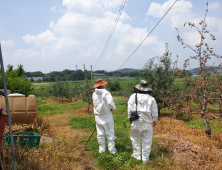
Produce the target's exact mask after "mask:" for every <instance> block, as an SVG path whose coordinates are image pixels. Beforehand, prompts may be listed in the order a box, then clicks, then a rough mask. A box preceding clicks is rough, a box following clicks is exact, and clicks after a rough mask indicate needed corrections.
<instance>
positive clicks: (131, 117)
mask: <svg viewBox="0 0 222 170" xmlns="http://www.w3.org/2000/svg"><path fill="white" fill-rule="evenodd" d="M135 101H136V111H135V112H132V113H131V115H130V121H134V120H136V119H138V118H139V115H138V113H137V93H136V95H135Z"/></svg>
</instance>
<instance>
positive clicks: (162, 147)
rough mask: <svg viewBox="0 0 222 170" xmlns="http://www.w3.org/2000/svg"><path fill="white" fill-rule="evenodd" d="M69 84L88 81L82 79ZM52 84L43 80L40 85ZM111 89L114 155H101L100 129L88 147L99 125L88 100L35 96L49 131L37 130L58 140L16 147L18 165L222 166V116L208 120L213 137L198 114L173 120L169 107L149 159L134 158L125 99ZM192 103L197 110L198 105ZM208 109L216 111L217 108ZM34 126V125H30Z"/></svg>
mask: <svg viewBox="0 0 222 170" xmlns="http://www.w3.org/2000/svg"><path fill="white" fill-rule="evenodd" d="M110 80H111V79H110ZM180 81H181V80H180ZM119 82H120V84H121V87H124V86H126V85H127V84H128V83H130V84H137V83H138V80H137V81H136V80H122V81H119ZM69 83H72V84H73V85H74V84H80V85H84V82H83V81H76V82H69ZM48 85H49V84H41V86H42V87H46V86H48ZM35 86H37V85H36V84H35ZM38 87H40V86H38ZM112 93H113V94H116V95H114V96H113V97H114V102H115V104H116V106H117V109H116V110H114V111H113V112H112V113H113V118H114V124H115V133H116V136H117V139H116V148H117V151H118V152H117V153H116V154H111V153H110V152H109V151H108V150H106V152H105V153H102V154H99V152H98V142H97V138H96V132H95V133H94V135H93V136H92V138H91V140H90V141H89V143H88V145H87V146H86V148H84V145H85V144H86V141H87V140H88V139H89V136H90V135H91V133H92V132H93V130H94V129H95V125H96V124H95V120H94V115H93V110H92V108H90V113H87V112H86V110H85V103H84V102H82V101H81V100H78V101H77V102H74V101H70V100H64V101H62V100H61V99H58V98H57V99H51V98H44V97H37V98H36V99H37V103H38V111H39V115H40V116H41V117H43V119H44V121H45V122H46V123H44V124H43V125H41V127H37V129H38V128H40V129H41V128H43V129H44V128H46V129H47V128H48V130H47V131H46V132H47V133H46V132H45V130H41V131H39V132H41V135H43V136H50V137H52V138H53V139H55V140H56V141H57V144H55V143H52V144H50V145H46V144H41V145H40V147H39V148H38V149H32V150H29V151H28V152H27V151H24V150H22V149H20V148H16V149H17V154H18V155H19V156H18V159H17V163H18V165H19V168H18V169H24V168H26V167H30V169H53V170H54V169H156V170H159V169H215V170H216V169H222V164H221V162H222V120H221V119H217V120H213V121H211V122H210V126H211V130H212V135H211V137H207V136H206V135H205V130H204V124H203V121H202V119H201V117H200V115H188V114H182V113H180V114H176V119H174V118H173V116H174V113H173V112H172V111H171V110H170V109H168V108H164V109H162V110H161V115H162V117H161V118H160V119H159V121H158V123H157V126H156V128H155V129H154V136H153V145H152V149H151V153H150V161H149V162H148V163H147V164H145V165H144V164H142V162H141V161H138V160H136V159H134V158H132V157H131V154H132V143H131V140H130V131H131V126H130V124H129V121H128V118H127V106H126V104H125V103H126V101H125V100H124V98H123V97H122V96H121V93H120V92H112ZM193 107H196V108H198V106H197V105H193ZM209 109H210V110H212V111H218V108H217V107H213V106H209ZM46 125H47V126H46ZM35 126H36V125H30V126H29V127H28V129H29V130H30V129H32V128H33V127H35ZM14 128H15V129H14V130H18V128H17V127H14ZM23 128H24V127H23ZM35 130H36V129H35ZM106 145H107V141H106ZM4 154H5V160H6V165H7V169H12V165H11V162H12V159H11V151H10V148H6V149H5V150H4ZM21 158H23V159H21Z"/></svg>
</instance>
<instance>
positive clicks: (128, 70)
mask: <svg viewBox="0 0 222 170" xmlns="http://www.w3.org/2000/svg"><path fill="white" fill-rule="evenodd" d="M141 70H142V69H134V68H122V69H120V70H115V71H113V72H122V73H129V72H133V71H141Z"/></svg>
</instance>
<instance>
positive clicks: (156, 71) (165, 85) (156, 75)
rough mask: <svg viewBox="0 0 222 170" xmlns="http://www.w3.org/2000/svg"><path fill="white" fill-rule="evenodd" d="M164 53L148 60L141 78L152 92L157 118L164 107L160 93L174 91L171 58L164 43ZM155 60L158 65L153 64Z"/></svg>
mask: <svg viewBox="0 0 222 170" xmlns="http://www.w3.org/2000/svg"><path fill="white" fill-rule="evenodd" d="M165 45H166V48H165V53H164V54H163V56H162V57H153V58H151V59H149V60H148V61H147V62H146V63H145V65H144V67H143V69H144V72H143V73H142V75H141V77H142V78H143V79H145V80H147V81H148V86H149V87H150V88H151V89H152V90H153V91H152V94H151V95H152V96H153V97H154V98H155V99H156V102H157V104H158V116H159V117H160V109H161V108H162V107H164V103H163V100H162V99H161V97H162V93H166V91H167V90H171V91H173V89H174V75H173V73H172V69H171V56H172V53H170V52H169V49H168V44H167V43H166V44H165ZM155 58H157V59H158V61H159V63H156V64H155Z"/></svg>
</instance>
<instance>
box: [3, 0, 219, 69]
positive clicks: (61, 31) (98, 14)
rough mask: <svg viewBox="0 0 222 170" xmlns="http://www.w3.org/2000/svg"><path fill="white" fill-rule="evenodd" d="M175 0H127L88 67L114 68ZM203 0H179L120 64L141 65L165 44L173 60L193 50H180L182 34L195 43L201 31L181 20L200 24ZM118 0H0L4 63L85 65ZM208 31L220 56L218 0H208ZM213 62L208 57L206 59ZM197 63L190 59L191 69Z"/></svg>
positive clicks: (110, 21) (110, 22)
mask: <svg viewBox="0 0 222 170" xmlns="http://www.w3.org/2000/svg"><path fill="white" fill-rule="evenodd" d="M173 2H174V0H156V1H152V0H151V1H148V0H128V1H127V2H126V6H125V8H124V11H123V13H122V15H121V17H120V20H119V22H118V24H117V26H116V29H115V32H114V34H113V37H112V39H111V41H110V43H109V45H108V47H107V50H106V51H105V53H104V55H103V57H102V58H101V60H100V62H99V63H98V64H97V65H96V66H95V67H93V70H108V71H111V70H117V69H118V68H119V67H120V66H121V65H122V64H123V62H124V61H125V60H126V59H127V58H128V57H129V56H130V54H131V53H132V52H133V51H134V50H135V49H136V47H137V46H138V45H139V44H140V42H141V41H142V40H143V39H144V38H145V37H146V36H147V34H148V33H149V32H150V30H151V29H152V28H153V27H154V26H155V24H156V23H157V22H158V21H159V19H160V18H161V17H162V16H163V14H164V13H165V12H166V11H167V10H168V9H169V7H170V6H171V5H172V3H173ZM206 2H207V1H205V0H191V1H188V0H178V1H177V3H176V4H175V6H174V7H173V8H172V10H171V11H170V12H169V13H168V15H167V16H166V17H165V18H164V20H163V21H162V22H161V23H160V24H159V25H158V27H157V28H156V29H155V30H154V31H153V33H152V34H151V35H150V37H148V38H147V39H146V41H145V42H144V44H143V45H142V46H141V47H140V48H139V49H138V50H137V51H136V53H135V54H134V55H133V56H132V57H131V58H130V59H129V60H128V62H127V63H126V64H125V65H124V66H123V68H137V69H141V68H142V67H143V66H144V64H145V63H146V61H147V60H148V59H150V58H152V57H155V56H161V55H162V54H163V53H164V49H165V43H168V45H169V50H170V51H171V52H172V61H175V60H176V55H177V54H178V55H179V56H180V57H179V61H178V65H179V66H182V65H183V62H184V60H185V59H187V58H189V56H191V55H194V53H193V52H192V51H191V50H189V49H183V47H182V46H181V45H180V43H179V42H178V41H177V38H176V36H177V32H176V30H175V27H177V28H178V29H179V32H180V35H181V37H182V38H183V39H184V40H185V42H187V43H188V44H190V45H191V46H192V47H194V45H195V44H197V43H198V42H199V39H200V36H199V35H198V33H197V31H196V30H195V29H194V28H189V27H183V24H184V23H185V22H188V21H190V22H194V23H196V24H198V23H199V21H200V20H201V19H203V17H204V14H205V10H206ZM121 3H122V0H84V1H83V0H38V1H36V0H20V1H18V0H8V1H5V0H0V7H1V10H0V41H1V44H2V52H3V60H4V65H5V68H6V66H7V65H8V64H9V63H10V64H12V65H13V66H14V68H17V64H22V65H23V66H24V69H25V71H30V72H33V71H42V72H43V73H49V72H50V71H62V70H64V69H71V70H75V68H76V65H78V69H83V64H85V66H86V69H88V70H89V69H90V65H93V66H94V65H95V63H96V61H97V60H98V58H99V56H100V54H101V52H102V49H103V47H104V44H105V42H106V40H107V37H108V35H109V33H110V30H111V28H112V26H113V23H114V20H115V18H116V14H117V12H118V10H119V7H120V5H121ZM208 3H209V12H208V14H207V23H208V30H209V31H210V32H211V33H213V34H214V35H215V36H216V39H217V40H216V41H212V40H210V39H209V38H208V37H207V42H208V44H209V45H210V46H211V47H213V48H214V50H215V52H216V53H217V54H218V55H222V50H221V44H222V10H221V9H222V1H221V0H220V1H218V0H215V1H214V0H209V1H208ZM213 62H216V64H217V63H218V62H217V61H216V60H214V59H212V60H211V61H210V62H209V64H212V63H213ZM195 67H198V62H195V61H192V62H191V68H195Z"/></svg>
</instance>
